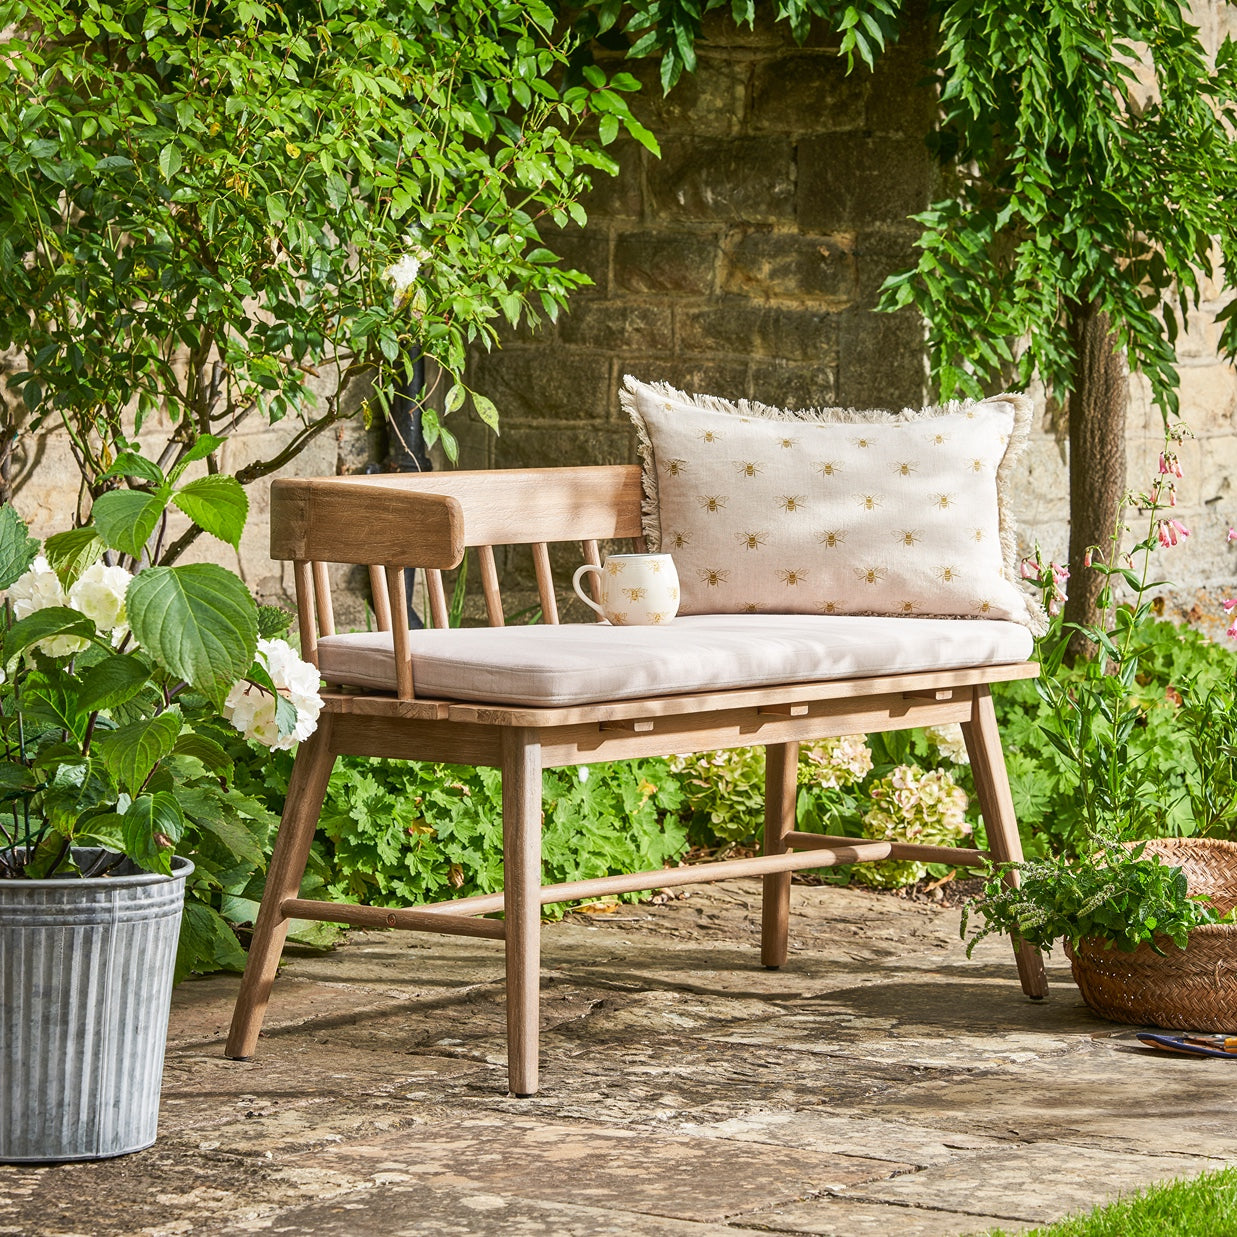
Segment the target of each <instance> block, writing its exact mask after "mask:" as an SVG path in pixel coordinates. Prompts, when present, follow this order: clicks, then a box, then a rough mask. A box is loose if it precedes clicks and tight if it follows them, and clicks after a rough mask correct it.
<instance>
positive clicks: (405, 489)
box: [271, 464, 643, 700]
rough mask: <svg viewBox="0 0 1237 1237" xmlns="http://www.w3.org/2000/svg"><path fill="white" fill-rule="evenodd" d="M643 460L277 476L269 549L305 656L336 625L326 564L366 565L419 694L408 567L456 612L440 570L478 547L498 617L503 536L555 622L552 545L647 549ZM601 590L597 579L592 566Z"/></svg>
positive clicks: (431, 602)
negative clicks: (498, 552)
mask: <svg viewBox="0 0 1237 1237" xmlns="http://www.w3.org/2000/svg"><path fill="white" fill-rule="evenodd" d="M640 501H641V483H640V469H639V468H638V467H636V466H635V465H625V464H620V465H602V466H598V467H593V468H527V469H486V470H477V471H461V472H440V473H394V474H380V475H371V476H348V477H324V478H281V479H279V480H277V481H275V482H274V483H273V484H272V486H271V556H272V557H273V558H276V559H283V560H291V561H292V563H293V565H294V566H293V574H294V580H295V585H296V594H297V608H298V613H299V619H300V633H301V647H302V653H303V655H304V656H306V657H308V658H309V659H310V660H313V661H315V662H316V661H317V639H318V637H319V636H324V635H333V634H334V632H335V620H334V607H333V605H332V601H331V587H330V581H329V578H328V574H327V569H326V565H327V564H328V563H347V564H358V565H362V566H365V567H367V568H368V573H369V580H370V591H371V593H372V595H373V609H374V618H375V621H376V623H377V626H378V628H379V630H381V631H390V632H392V633H393V639H394V644H395V654H396V678H397V686H398V697H399V699H401V700H412V699H414V698H415V697H414V690H413V682H412V664H411V653H410V651H409V650H408V642H407V638H406V632H407V623H408V602H407V593H406V582H405V569H407V568H420V569H421V570H423V571H424V573H425V585H426V601H427V609H428V614H427V615H426V618H427V619H428V621H429V622H430V623H431V624H432V625H433V626H434V627H446V626H447V625H448V622H449V605H448V601H447V590H446V586H445V584H444V582H443V574H442V573H443V571H449V570H452V569H455V568H458V567H459V565H460V564H461V562H462V561H463V558H464V554H465V551H467V550H474V551H475V554H476V563H477V565H478V567H479V574H480V579H481V589H482V594H483V597H484V600H485V609H486V617H487V619H488V622H489V624H490V626H492V627H501V626H503V624H504V622H505V619H504V616H503V614H504V612H503V602H502V593H501V590H500V587H499V578H498V566H497V561H496V559H495V555H494V548H495V547H496V546H528V547H529V548H530V549H531V552H532V563H533V571H534V574H535V576H536V581H537V595H538V600H539V603H540V608H541V616H542V620H543V621H544V622H546V623H557V622H558V621H559V613H558V601H557V598H556V594H555V587H554V578H553V572H552V569H551V556H550V546H551V545H553V544H557V543H561V542H574V543H575V544H577V545H579V546H580V547H581V554H582V559H581V561H583V562H588V563H594V564H596V565H597V566H600V565H601V551H600V544H599V543H600V542H602V541H612V540H624V539H631V540H634V541H635V542H636V544H637V546H638V547H640V548H642V547H643V541H642V527H641V519H640ZM589 579H590V586H591V587H592V590H593V595H594V598H595V600H597V601H598V602H600V600H601V598H600V596H599V595H598V594H599V592H600V582H599V579H598V577H597V576H596V575H592V576H590V578H589Z"/></svg>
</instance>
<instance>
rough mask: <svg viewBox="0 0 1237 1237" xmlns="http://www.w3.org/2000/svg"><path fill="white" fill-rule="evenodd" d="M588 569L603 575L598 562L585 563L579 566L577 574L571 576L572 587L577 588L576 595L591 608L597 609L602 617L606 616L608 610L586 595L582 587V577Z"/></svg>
mask: <svg viewBox="0 0 1237 1237" xmlns="http://www.w3.org/2000/svg"><path fill="white" fill-rule="evenodd" d="M586 571H595V572H596V573H597V574H598V575H601V568H600V567H598V566H597V564H596V563H585V564H584V566H583V567H579V568H577V569H576V573H575V575H573V576H572V577H571V587H572V588H573V589H575V591H576V596H577V597H578V598H579V599H580V600H581V601H582V602H584V604H585V605H586V606H588V608H589V609H590V610H596V611H597V613H598V614H600V615H601V617H602V618H605V617H606V612H605V611H604V610H603V609H602V608H601V607H600V606H599V605H598V604H597V603H596V602H595V601H594V600H593V599H592V598H591V597H585V595H584V590H583V589H582V588H581V587H580V577H581V576H583V575H584V573H585V572H586Z"/></svg>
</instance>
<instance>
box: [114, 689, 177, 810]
mask: <svg viewBox="0 0 1237 1237" xmlns="http://www.w3.org/2000/svg"><path fill="white" fill-rule="evenodd" d="M183 723H184V719H183V718H182V717H181V715H180V710H179V709H169V710H168V711H167V712H166V713H160V714H159V716H158V717H152V718H149V719H147V720H145V721H140V722H131V723H130V724H129V725H127V726H121V727H120V728H119V729H118V730H109V731H106V732H105V733H103V734H100V735H98V736H97V737H96V739H95V746H96V747H97V748H98V749H99V754H100V755H101V756H102V757H103V767H104V768H105V769H106V770H107V771H108V772H109V773H110V774H111V775H112V777H113V778H115V779H116V782H117V784H118V785H119V786H120V788H121V790H124V791H127V792H128V793H129V794H131V795H137V794H139V793H140V792H141V790H142V787H143V786H145V784H146V779H147V778H148V777H150V775H151V773H152V772H153V770H154V768H155V766H156V765H157V764H158V763H159V761H161V760H162V759H163V758H164V757H165V756H169V755H171V753H172V749H173V748H174V747H175V746H176V740H177V738H178V737H179V735H180V730H181V726H182V725H183Z"/></svg>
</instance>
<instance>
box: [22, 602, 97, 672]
mask: <svg viewBox="0 0 1237 1237" xmlns="http://www.w3.org/2000/svg"><path fill="white" fill-rule="evenodd" d="M94 634H95V627H94V624H93V623H92V622H91V621H90V620H89V619H88V618H87V617H86V616H85V615H84V614H81V613H79V612H78V611H77V610H70V609H69V607H68V606H48V608H47V609H46V610H36V611H35V612H34V613H33V614H29V615H27V616H26V617H25V618H24V619H19V620H18V621H17V622H16V623H14V624H13V626H12V627H10V628H9V631H8V635H7V636H5V638H4V664H5V665H6V666H7V665H8V664H9V662H11V661H12V660H13V658H14V657H16V656H17V655H18V654H19V653H24V652H25V651H26V649H28V648H29V647H30V646H31V645H32V644H37V643H38V642H39V641H40V640H48V639H50V638H51V637H53V636H84V637H86V638H87V639H88V638H89V637H91V636H93V635H94Z"/></svg>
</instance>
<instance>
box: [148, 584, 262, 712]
mask: <svg viewBox="0 0 1237 1237" xmlns="http://www.w3.org/2000/svg"><path fill="white" fill-rule="evenodd" d="M125 609H126V612H127V614H128V616H129V625H130V627H131V628H132V629H133V635H134V637H135V638H136V639H137V641H138V643H139V644H140V645H141V646H142V647H143V648H144V649H145V650H146V651H147V652H148V653H149V654H150V655H151V656H152V657H153V658H154V659H155V661H156V662H158V663H159V665H160V666H162V667H163V668H164V669H165V670H167V671H168V672H169V673H171V674H174V675H177V676H178V677H179V678H182V679H184V680H185V682H186V683H188V684H189V685H190V686H191V687H193V688H195V689H196V690H197V691H200V692H201V693H202V694H203V695H204V696H206V697H208V698H209V699H210V700H212V701H213V702H214V703H215V704H216V705H222V703H223V699H224V697H225V696H226V695H227V693H228V689H229V688H230V687H231V686H232V684H233V683H235V682H236V681H237V680H238V679H241V678H244V677H245V675H246V674H247V673H248V671H249V668H250V666H251V665H252V664H253V658H254V653H255V651H256V649H257V644H258V608H257V606H256V605H255V604H254V600H253V598H252V597H251V596H250V594H249V590H248V589H247V588H246V587H245V586H244V584H242V583H241V581H240V580H239V579H238V578H237V577H236V576H235V575H234V574H233V573H232V572H230V571H228V570H227V569H226V568H225V567H219V566H216V565H215V564H214V563H190V564H188V565H187V566H184V567H149V568H147V569H146V570H145V571H142V572H139V573H138V574H137V575H136V576H134V578H133V583H132V584H130V585H129V591H128V593H127V594H126V597H125Z"/></svg>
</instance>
